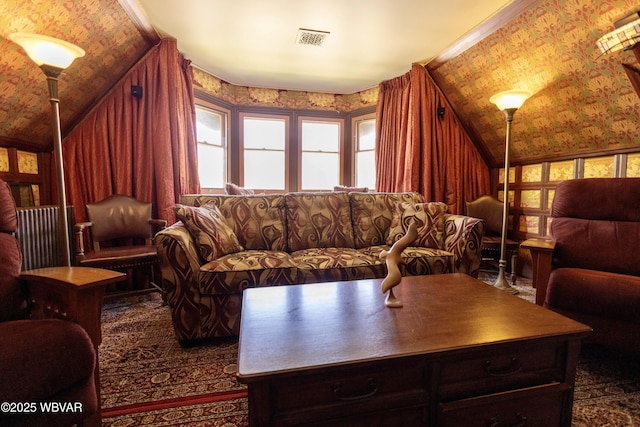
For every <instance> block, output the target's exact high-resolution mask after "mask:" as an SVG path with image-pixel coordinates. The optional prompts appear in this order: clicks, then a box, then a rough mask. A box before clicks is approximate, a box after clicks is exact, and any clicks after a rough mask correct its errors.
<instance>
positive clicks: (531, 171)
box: [522, 164, 542, 182]
mask: <svg viewBox="0 0 640 427" xmlns="http://www.w3.org/2000/svg"><path fill="white" fill-rule="evenodd" d="M522 182H542V165H541V164H537V165H528V166H522Z"/></svg>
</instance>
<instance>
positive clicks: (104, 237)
mask: <svg viewBox="0 0 640 427" xmlns="http://www.w3.org/2000/svg"><path fill="white" fill-rule="evenodd" d="M151 207H152V206H151V203H146V202H141V201H139V200H136V199H134V198H133V197H129V196H125V195H122V194H113V195H111V196H109V197H107V198H106V199H104V200H102V201H100V202H97V203H89V204H87V215H88V217H89V221H88V222H82V223H78V224H76V226H75V230H76V264H77V265H80V266H85V267H97V268H106V269H109V270H115V271H121V272H124V273H126V274H127V290H134V289H135V290H146V289H148V288H149V286H152V287H155V288H156V289H158V290H160V291H162V289H161V288H160V286H159V285H157V284H156V283H161V281H160V278H159V275H160V273H159V267H158V253H157V249H156V246H155V245H154V244H153V242H152V238H153V235H154V234H155V232H156V231H159V230H161V229H164V228H165V227H166V225H167V221H165V220H160V219H152V217H151V215H152V214H151ZM85 242H87V243H89V244H90V245H91V250H85Z"/></svg>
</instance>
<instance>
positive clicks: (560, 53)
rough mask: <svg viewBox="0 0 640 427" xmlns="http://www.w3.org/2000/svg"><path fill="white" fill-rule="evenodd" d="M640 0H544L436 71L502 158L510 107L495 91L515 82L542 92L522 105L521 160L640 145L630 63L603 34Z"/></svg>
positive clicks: (517, 126)
mask: <svg viewBox="0 0 640 427" xmlns="http://www.w3.org/2000/svg"><path fill="white" fill-rule="evenodd" d="M639 6H640V5H639V4H638V2H637V0H540V1H539V2H537V3H536V4H535V5H534V6H533V7H532V8H530V9H529V10H527V11H525V12H524V13H522V14H521V15H519V16H518V17H517V18H515V19H514V20H513V21H512V22H510V23H508V24H507V25H505V26H503V27H502V28H501V29H499V30H498V31H496V32H494V33H493V34H491V35H489V36H488V37H487V38H485V39H484V40H482V41H481V42H480V43H478V44H476V45H475V46H473V47H472V48H470V49H468V50H467V51H465V52H463V53H462V54H460V55H458V56H457V57H455V58H453V59H452V60H450V61H448V62H446V63H444V64H443V65H442V66H440V67H439V68H437V69H436V70H435V71H432V75H433V77H434V79H435V80H436V81H437V82H438V84H439V85H440V87H441V88H442V90H443V91H444V92H445V93H446V94H447V97H448V99H449V101H450V102H451V104H452V106H453V108H454V109H455V110H456V112H457V113H458V114H459V115H460V116H461V117H463V119H464V121H465V122H467V123H469V124H470V126H471V127H472V128H473V129H474V130H475V132H476V134H477V135H478V136H479V137H480V139H481V143H482V144H483V145H484V146H485V147H486V149H487V151H488V152H489V153H490V155H491V157H492V158H493V160H494V162H495V164H496V165H497V164H500V162H501V161H502V159H503V158H504V140H505V129H506V125H505V120H504V115H503V114H502V113H501V112H500V111H498V110H497V108H496V107H495V105H493V104H491V103H490V102H489V98H490V97H491V96H492V95H493V94H495V93H498V92H501V91H504V90H508V89H527V90H529V91H531V92H532V93H533V96H532V97H531V98H530V99H529V100H527V101H526V102H525V104H524V105H523V106H522V108H521V109H520V110H518V112H517V113H516V114H515V117H514V121H513V126H512V130H513V133H512V135H513V138H512V141H513V143H512V150H511V160H512V162H518V161H520V162H526V161H531V160H532V159H533V160H535V159H546V160H549V159H553V158H555V157H557V156H563V155H570V156H574V157H577V156H579V155H581V154H589V153H596V152H599V153H604V152H606V151H610V150H619V149H638V150H640V102H639V101H640V100H639V98H638V95H637V94H636V92H635V91H634V89H633V86H632V85H631V82H630V81H629V79H628V77H627V75H626V73H625V71H624V69H623V67H622V66H621V64H622V63H635V62H636V60H635V57H634V55H633V53H632V52H624V51H620V52H617V53H614V54H612V55H609V56H601V57H600V56H599V53H600V52H599V50H598V49H597V47H596V40H597V39H598V38H600V37H601V36H603V35H604V34H606V33H607V32H609V31H611V30H613V22H614V21H616V20H618V19H620V18H622V17H624V16H627V15H629V14H630V13H631V12H633V11H635V10H638V7H639Z"/></svg>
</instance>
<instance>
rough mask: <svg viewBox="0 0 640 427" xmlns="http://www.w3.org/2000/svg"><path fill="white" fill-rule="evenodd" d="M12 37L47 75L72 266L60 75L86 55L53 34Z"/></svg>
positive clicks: (63, 234)
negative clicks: (59, 93)
mask: <svg viewBox="0 0 640 427" xmlns="http://www.w3.org/2000/svg"><path fill="white" fill-rule="evenodd" d="M9 38H10V39H11V40H12V41H13V42H15V43H17V44H18V45H20V46H21V47H22V48H23V49H24V50H25V52H26V53H27V55H29V58H31V60H32V61H33V62H35V63H36V64H37V65H38V66H39V67H40V69H42V71H43V72H44V74H45V75H46V76H47V85H48V88H49V102H50V104H51V112H52V119H53V120H52V122H51V125H52V130H53V142H54V144H53V151H54V156H55V162H56V175H57V189H58V210H59V212H58V222H59V231H58V232H59V238H60V249H61V253H62V257H63V260H62V265H65V266H70V265H71V250H70V248H69V223H68V221H67V195H66V191H65V184H64V163H63V160H62V134H61V132H60V100H59V99H58V76H59V75H60V73H61V72H62V71H63V70H64V69H65V68H67V67H68V66H69V65H71V63H72V62H73V61H74V60H75V59H76V58H80V57H82V56H84V50H82V49H81V48H79V47H78V46H76V45H74V44H71V43H68V42H66V41H64V40H59V39H56V38H53V37H47V36H42V35H39V34H30V33H13V34H9Z"/></svg>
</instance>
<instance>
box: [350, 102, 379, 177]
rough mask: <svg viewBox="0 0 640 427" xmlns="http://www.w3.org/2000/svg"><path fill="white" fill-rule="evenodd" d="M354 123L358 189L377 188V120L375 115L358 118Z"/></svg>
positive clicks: (355, 165)
mask: <svg viewBox="0 0 640 427" xmlns="http://www.w3.org/2000/svg"><path fill="white" fill-rule="evenodd" d="M353 123H354V126H353V128H354V163H355V164H354V167H355V180H354V184H355V186H356V187H367V188H369V189H374V188H375V187H376V159H375V147H376V119H375V114H369V115H367V116H363V117H361V118H356V119H354V121H353Z"/></svg>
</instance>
